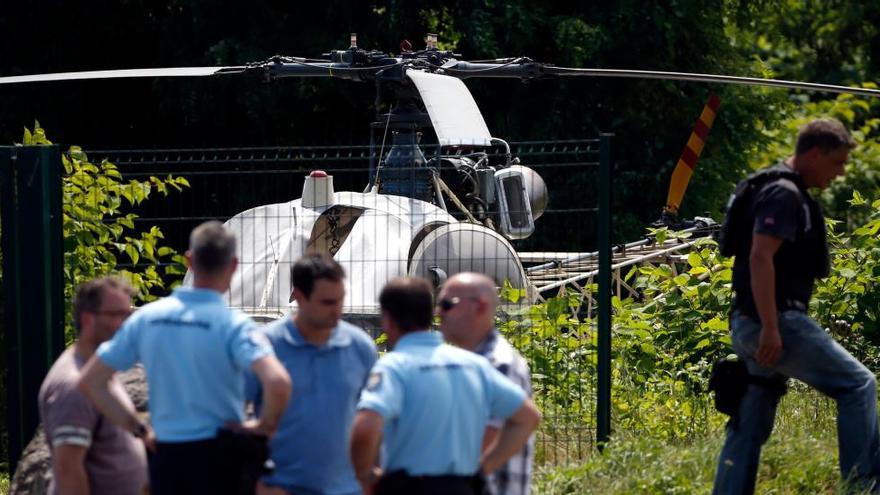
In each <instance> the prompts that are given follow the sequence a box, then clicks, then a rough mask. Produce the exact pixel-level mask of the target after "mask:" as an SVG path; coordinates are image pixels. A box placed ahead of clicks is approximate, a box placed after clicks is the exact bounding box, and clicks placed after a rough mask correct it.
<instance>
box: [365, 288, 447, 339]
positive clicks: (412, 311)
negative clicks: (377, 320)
mask: <svg viewBox="0 0 880 495" xmlns="http://www.w3.org/2000/svg"><path fill="white" fill-rule="evenodd" d="M379 307H381V308H382V311H385V312H387V313H388V315H389V316H390V317H391V319H392V320H393V321H394V323H395V324H396V325H397V326H398V327H399V328H400V330H401V331H402V332H404V333H407V332H412V331H415V330H427V329H428V328H430V326H431V321H432V320H433V319H434V291H433V289H432V288H431V284H430V283H429V282H428V281H427V280H425V279H423V278H418V277H408V278H400V277H398V278H394V279H392V280H391V281H390V282H388V283H387V284H385V287H383V288H382V292H381V293H380V294H379Z"/></svg>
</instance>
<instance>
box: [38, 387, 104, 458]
mask: <svg viewBox="0 0 880 495" xmlns="http://www.w3.org/2000/svg"><path fill="white" fill-rule="evenodd" d="M97 425H98V411H97V410H96V409H95V407H94V406H92V404H91V402H89V400H88V399H87V398H86V397H85V396H84V395H83V394H81V393H80V392H79V391H77V390H76V389H74V388H73V387H72V386H71V387H70V388H68V389H66V390H64V391H62V392H58V393H56V394H54V395H53V396H51V397H50V398H49V400H48V401H47V403H46V407H45V418H43V428H44V429H45V431H46V438H47V440H48V442H49V444H50V445H51V446H52V447H53V448H55V447H57V446H59V445H76V446H79V447H85V448H88V447H89V446H91V445H92V432H94V431H95V428H96V427H97Z"/></svg>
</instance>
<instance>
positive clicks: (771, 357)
mask: <svg viewBox="0 0 880 495" xmlns="http://www.w3.org/2000/svg"><path fill="white" fill-rule="evenodd" d="M781 354H782V337H780V336H779V330H778V329H775V328H774V329H772V330H771V329H770V328H767V327H761V334H760V335H759V336H758V350H757V351H755V360H756V361H758V364H759V365H760V366H761V367H763V368H769V367H770V366H773V365H774V364H776V361H778V360H779V356H780V355H781Z"/></svg>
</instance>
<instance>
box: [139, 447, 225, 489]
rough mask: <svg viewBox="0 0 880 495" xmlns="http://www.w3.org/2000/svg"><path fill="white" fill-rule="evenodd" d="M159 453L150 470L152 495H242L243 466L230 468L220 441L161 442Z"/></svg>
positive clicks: (158, 448)
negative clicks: (219, 446) (240, 486)
mask: <svg viewBox="0 0 880 495" xmlns="http://www.w3.org/2000/svg"><path fill="white" fill-rule="evenodd" d="M157 450H158V452H157V454H156V455H155V456H154V461H155V469H152V468H151V469H150V493H151V494H152V495H191V494H196V493H210V494H212V495H237V494H238V489H239V480H240V479H241V475H242V472H241V471H242V470H241V467H240V466H239V467H236V466H229V465H228V462H226V460H225V459H224V457H225V456H224V455H222V454H223V452H222V451H221V449H220V448H218V441H217V439H216V438H212V439H209V440H199V441H195V442H159V443H158V444H157ZM151 467H152V466H151Z"/></svg>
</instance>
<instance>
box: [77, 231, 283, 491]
mask: <svg viewBox="0 0 880 495" xmlns="http://www.w3.org/2000/svg"><path fill="white" fill-rule="evenodd" d="M187 260H188V261H189V265H190V268H191V270H192V272H193V286H192V287H180V288H178V289H176V290H175V291H174V292H173V293H172V294H171V295H170V296H168V297H166V298H164V299H161V300H159V301H156V302H154V303H151V304H148V305H146V306H144V307H143V308H141V309H140V310H139V311H137V312H136V313H135V314H134V315H133V316H132V317H131V318H129V319H128V320H127V321H126V322H125V324H124V325H123V326H122V328H121V329H120V330H119V331H118V332H117V333H116V335H115V336H114V338H113V339H112V340H110V341H107V342H105V343H104V344H102V345H101V346H100V347H99V348H98V350H97V353H96V355H95V356H94V357H93V358H92V359H91V360H90V361H89V362H88V363H87V364H86V366H85V368H84V370H83V376H82V378H81V380H80V388H81V389H83V391H84V392H86V394H87V395H88V396H89V397H90V398H91V399H92V401H94V402H95V404H96V406H97V407H98V409H99V410H101V412H102V413H103V414H104V415H105V416H106V417H108V418H109V419H111V420H112V421H113V422H115V423H117V424H119V425H120V426H122V427H123V428H127V429H128V430H129V431H131V432H132V433H133V434H135V435H137V436H146V437H148V445H151V444H152V443H153V441H152V438H153V437H154V436H155V445H156V447H155V450H157V453H156V456H157V457H156V462H155V463H154V466H153V468H154V470H155V472H154V473H153V474H154V475H155V476H154V477H153V479H151V491H152V492H153V493H157V494H159V495H165V494H169V493H181V494H183V493H212V494H216V493H238V488H239V486H238V485H239V483H240V480H241V479H242V478H243V477H244V473H243V471H241V470H239V469H238V468H240V467H241V466H234V465H233V466H229V465H227V462H228V458H226V457H225V456H224V455H223V453H222V452H221V449H219V448H218V446H219V445H220V444H219V443H218V430H219V429H220V428H221V427H223V426H224V425H226V426H230V427H232V428H235V429H237V430H239V431H241V432H243V433H244V432H247V433H250V434H255V435H263V436H268V435H271V434H272V433H273V432H274V430H275V427H276V425H277V424H278V420H279V417H280V415H281V412H282V411H283V410H284V407H285V405H286V403H287V400H288V398H289V395H290V387H291V383H290V377H289V375H288V374H287V372H286V371H285V370H284V367H283V366H282V365H281V363H279V362H278V360H277V359H275V357H274V353H273V351H272V347H271V346H270V345H269V343H268V342H267V341H266V339H265V338H257V337H255V336H253V335H252V334H249V330H250V329H251V328H252V326H253V322H252V321H251V320H250V318H248V317H247V316H246V315H244V314H242V313H240V312H237V311H232V310H230V309H229V308H228V307H227V306H226V304H225V303H224V301H223V296H222V294H223V292H225V291H226V290H227V289H228V288H229V281H230V280H231V278H232V274H233V273H234V272H235V268H236V266H237V258H236V257H235V237H234V235H233V234H232V233H231V232H229V231H227V230H226V229H225V228H224V227H223V226H222V225H221V224H220V223H219V222H208V223H205V224H202V225H200V226H199V227H197V228H196V229H195V230H194V231H193V233H192V235H191V237H190V250H189V251H187ZM137 362H141V363H143V365H144V368H145V371H146V375H147V381H148V383H149V385H150V392H149V395H150V397H149V399H150V400H149V409H150V421H151V423H152V428H150V427H149V426H148V425H144V424H141V422H140V420H138V419H137V416H136V415H135V414H134V411H131V410H129V409H127V408H125V407H124V406H123V405H122V404H121V403H119V401H118V400H117V399H115V396H113V395H112V394H110V393H109V389H108V387H107V381H108V379H109V378H110V376H111V375H112V374H113V372H114V371H117V370H119V371H121V370H125V369H128V368H130V367H131V366H133V365H134V364H135V363H137ZM247 370H252V371H253V372H254V373H256V375H257V376H258V377H259V380H260V382H261V383H262V385H263V390H264V391H266V392H265V394H264V395H265V400H264V403H265V407H264V408H263V411H262V413H263V414H262V415H261V416H260V418H259V420H257V421H256V422H253V423H247V424H242V421H243V420H244V381H245V375H244V374H245V371H247ZM154 432H155V433H154Z"/></svg>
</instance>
